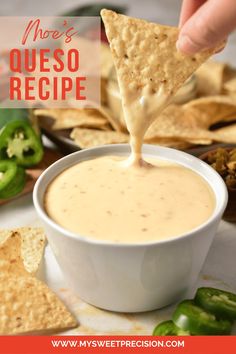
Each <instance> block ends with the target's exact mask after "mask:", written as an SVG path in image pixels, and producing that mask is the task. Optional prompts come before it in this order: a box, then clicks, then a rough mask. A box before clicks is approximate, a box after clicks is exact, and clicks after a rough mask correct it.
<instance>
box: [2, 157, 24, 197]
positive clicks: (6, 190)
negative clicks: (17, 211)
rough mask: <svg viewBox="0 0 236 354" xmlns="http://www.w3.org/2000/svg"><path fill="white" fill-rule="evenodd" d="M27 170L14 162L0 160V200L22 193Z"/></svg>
mask: <svg viewBox="0 0 236 354" xmlns="http://www.w3.org/2000/svg"><path fill="white" fill-rule="evenodd" d="M25 180H26V176H25V170H24V169H23V168H22V167H20V166H17V164H16V163H15V162H14V161H9V160H0V199H8V198H11V197H14V196H15V195H17V194H18V193H20V192H21V191H22V190H23V188H24V186H25Z"/></svg>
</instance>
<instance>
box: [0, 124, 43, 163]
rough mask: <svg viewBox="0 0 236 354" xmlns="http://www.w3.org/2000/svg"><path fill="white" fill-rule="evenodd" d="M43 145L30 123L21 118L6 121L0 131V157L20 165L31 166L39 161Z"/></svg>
mask: <svg viewBox="0 0 236 354" xmlns="http://www.w3.org/2000/svg"><path fill="white" fill-rule="evenodd" d="M42 157H43V147H42V143H41V140H40V138H39V137H38V136H37V134H36V133H35V131H34V130H33V128H32V127H31V126H30V124H29V123H28V122H26V121H23V120H15V121H10V122H9V123H7V124H6V125H5V126H4V127H3V128H2V129H1V131H0V158H1V159H10V160H13V161H15V162H16V163H17V164H18V165H20V166H25V167H29V166H33V165H36V164H37V163H39V162H40V161H41V159H42Z"/></svg>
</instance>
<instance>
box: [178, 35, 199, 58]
mask: <svg viewBox="0 0 236 354" xmlns="http://www.w3.org/2000/svg"><path fill="white" fill-rule="evenodd" d="M176 48H177V50H178V51H179V52H181V53H183V54H189V55H192V54H196V53H197V52H199V51H200V50H201V48H200V47H199V46H198V45H197V44H195V43H193V41H192V40H191V39H190V38H189V37H188V36H187V35H185V34H183V35H180V36H179V38H178V40H177V42H176Z"/></svg>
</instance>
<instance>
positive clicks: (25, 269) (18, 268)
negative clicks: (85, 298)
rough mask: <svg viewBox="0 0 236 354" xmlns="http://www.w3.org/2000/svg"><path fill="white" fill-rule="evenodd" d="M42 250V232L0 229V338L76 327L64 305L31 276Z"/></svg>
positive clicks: (27, 229) (43, 244) (43, 238)
mask: <svg viewBox="0 0 236 354" xmlns="http://www.w3.org/2000/svg"><path fill="white" fill-rule="evenodd" d="M44 247H45V236H44V233H43V230H42V229H39V228H34V229H33V228H19V229H15V230H0V335H17V334H41V333H43V334H45V333H48V332H50V333H51V332H56V331H59V330H62V329H65V328H71V327H75V326H76V324H77V323H76V320H75V319H74V317H73V316H72V315H71V314H70V312H68V310H67V309H66V307H65V306H64V304H63V303H62V302H61V301H60V300H59V299H58V297H57V296H56V295H55V294H54V293H53V292H52V291H51V290H50V289H49V288H48V287H47V285H46V284H44V283H43V282H41V281H40V280H39V279H37V278H36V277H35V273H36V272H37V271H38V269H39V266H40V263H41V259H42V256H43V252H44Z"/></svg>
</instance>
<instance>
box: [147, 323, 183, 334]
mask: <svg viewBox="0 0 236 354" xmlns="http://www.w3.org/2000/svg"><path fill="white" fill-rule="evenodd" d="M189 335H190V333H189V332H188V331H185V330H183V329H181V328H179V327H177V326H176V325H175V324H174V322H173V321H165V322H161V323H159V324H158V325H157V326H156V327H155V328H154V331H153V336H189Z"/></svg>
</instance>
